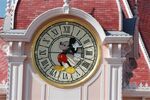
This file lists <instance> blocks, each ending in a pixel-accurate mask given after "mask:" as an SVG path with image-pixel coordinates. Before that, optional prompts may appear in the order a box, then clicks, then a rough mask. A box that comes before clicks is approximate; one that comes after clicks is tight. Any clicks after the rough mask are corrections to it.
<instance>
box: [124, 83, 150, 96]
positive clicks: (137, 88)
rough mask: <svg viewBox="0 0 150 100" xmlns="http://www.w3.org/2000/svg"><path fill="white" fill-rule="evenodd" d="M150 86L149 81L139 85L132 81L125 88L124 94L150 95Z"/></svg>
mask: <svg viewBox="0 0 150 100" xmlns="http://www.w3.org/2000/svg"><path fill="white" fill-rule="evenodd" d="M149 94H150V86H149V85H148V83H145V84H143V83H140V84H139V85H137V84H135V83H132V84H129V85H128V86H127V87H126V88H123V96H132V97H133V96H136V97H150V95H149Z"/></svg>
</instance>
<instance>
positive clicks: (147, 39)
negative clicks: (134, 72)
mask: <svg viewBox="0 0 150 100" xmlns="http://www.w3.org/2000/svg"><path fill="white" fill-rule="evenodd" d="M138 10H139V16H140V20H139V30H140V32H141V35H142V38H143V41H144V44H145V46H146V49H147V51H148V53H149V55H150V0H138Z"/></svg>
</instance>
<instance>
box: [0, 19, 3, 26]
mask: <svg viewBox="0 0 150 100" xmlns="http://www.w3.org/2000/svg"><path fill="white" fill-rule="evenodd" d="M2 26H3V18H0V27H2Z"/></svg>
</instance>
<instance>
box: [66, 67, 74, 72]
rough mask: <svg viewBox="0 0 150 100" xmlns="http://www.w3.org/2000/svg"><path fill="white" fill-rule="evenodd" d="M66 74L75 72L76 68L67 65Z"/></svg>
mask: <svg viewBox="0 0 150 100" xmlns="http://www.w3.org/2000/svg"><path fill="white" fill-rule="evenodd" d="M65 71H66V72H67V73H68V74H73V73H75V71H76V69H75V68H74V67H68V68H66V70H65Z"/></svg>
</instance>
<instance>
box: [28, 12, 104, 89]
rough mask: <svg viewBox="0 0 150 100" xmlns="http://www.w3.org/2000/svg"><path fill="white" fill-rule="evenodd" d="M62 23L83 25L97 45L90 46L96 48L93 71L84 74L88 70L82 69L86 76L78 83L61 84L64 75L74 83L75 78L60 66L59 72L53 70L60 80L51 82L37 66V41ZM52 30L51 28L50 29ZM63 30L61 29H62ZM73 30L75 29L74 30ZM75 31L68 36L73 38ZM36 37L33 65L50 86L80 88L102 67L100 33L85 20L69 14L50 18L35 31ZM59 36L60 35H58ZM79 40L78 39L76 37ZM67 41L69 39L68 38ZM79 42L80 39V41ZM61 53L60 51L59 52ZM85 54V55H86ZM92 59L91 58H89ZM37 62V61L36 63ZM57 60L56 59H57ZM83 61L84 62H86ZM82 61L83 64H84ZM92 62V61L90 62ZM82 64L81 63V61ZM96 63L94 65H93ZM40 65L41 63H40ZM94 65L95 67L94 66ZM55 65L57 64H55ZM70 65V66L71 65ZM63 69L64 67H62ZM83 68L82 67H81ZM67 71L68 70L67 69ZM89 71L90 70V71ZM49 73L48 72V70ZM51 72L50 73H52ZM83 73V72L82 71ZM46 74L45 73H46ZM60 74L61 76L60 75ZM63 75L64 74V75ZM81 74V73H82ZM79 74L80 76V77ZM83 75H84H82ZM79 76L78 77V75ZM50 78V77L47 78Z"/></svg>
mask: <svg viewBox="0 0 150 100" xmlns="http://www.w3.org/2000/svg"><path fill="white" fill-rule="evenodd" d="M62 22H65V23H66V24H68V23H69V24H71V23H74V24H76V25H81V24H82V25H81V26H82V29H85V31H86V32H87V33H88V34H89V33H90V35H91V36H89V38H90V37H92V39H93V40H91V43H92V42H94V41H95V42H94V43H95V44H92V45H93V46H90V47H92V48H95V49H94V51H93V52H94V53H95V54H94V55H93V58H92V59H94V60H93V61H92V60H91V63H92V64H91V65H90V67H91V69H90V71H89V72H88V71H87V72H84V71H85V70H86V69H84V70H83V68H81V69H82V71H83V72H84V74H86V75H83V76H81V77H83V78H81V77H80V78H81V79H80V78H79V80H78V79H76V80H78V81H75V82H72V83H71V81H69V82H68V83H67V82H65V83H63V82H62V83H59V80H61V79H60V77H61V76H62V77H64V75H65V76H67V78H68V77H70V78H69V79H71V80H72V81H74V78H73V75H74V74H73V73H67V74H66V73H64V71H62V70H61V71H60V66H57V67H59V70H57V71H56V70H55V71H56V72H55V71H53V70H51V72H52V71H53V72H55V74H56V76H57V77H59V78H58V80H56V78H55V80H56V81H57V82H55V81H54V80H49V79H48V78H46V76H45V75H44V74H42V71H41V70H40V69H39V68H38V66H41V64H40V65H37V58H36V56H35V55H36V54H35V53H34V50H35V48H36V42H37V40H38V38H39V37H40V36H41V35H42V34H44V31H45V30H48V27H51V26H52V28H53V27H55V24H58V23H61V24H62ZM59 28H60V26H59ZM49 29H50V28H49ZM60 29H61V28H60ZM72 29H73V28H72ZM57 31H58V30H57ZM73 31H74V30H72V33H71V34H72V35H71V34H70V35H68V36H70V37H74V36H73ZM47 32H48V31H47ZM87 33H85V36H86V34H87ZM34 34H35V35H36V36H35V37H34V38H33V39H32V42H33V45H32V50H31V51H32V62H33V63H32V65H33V66H35V67H34V68H33V69H34V70H35V72H36V73H38V74H39V76H40V77H41V78H42V79H43V80H44V81H46V82H47V83H49V84H51V85H54V86H56V87H59V88H72V87H77V86H79V85H81V84H83V83H84V82H86V81H87V80H89V79H90V78H91V77H92V76H93V75H94V74H95V73H96V72H97V70H98V69H99V66H100V63H101V59H102V53H101V52H102V50H101V40H100V38H99V35H98V32H97V31H96V29H95V28H94V27H93V26H92V25H91V24H90V23H89V22H87V21H85V20H84V19H82V18H79V17H77V16H74V15H69V14H61V15H58V16H55V17H52V18H50V19H48V20H46V21H45V22H43V23H42V24H41V25H40V26H39V27H38V28H37V30H36V31H35V33H34ZM58 34H59V33H58ZM58 34H57V35H58ZM61 34H63V33H62V32H61ZM55 35H56V34H54V35H53V36H50V35H49V36H50V37H51V38H53V37H55ZM47 36H48V35H47ZM62 36H63V37H65V36H67V34H64V35H62ZM58 37H61V35H60V36H58ZM83 37H84V36H82V38H83ZM40 38H42V37H40ZM56 38H57V37H56ZM76 38H77V37H76ZM79 38H81V37H79ZM66 39H67V38H66ZM54 40H55V38H54ZM78 40H79V39H78ZM80 44H83V43H80ZM94 45H95V47H94ZM95 50H96V52H95ZM48 51H49V49H48ZM83 51H85V50H83ZM36 52H38V50H37V51H36ZM59 52H60V51H59ZM84 54H85V53H84ZM95 56H96V57H95ZM48 58H49V56H48ZM85 59H86V57H85V58H84V60H85ZM89 59H90V58H89ZM35 60H36V61H35ZM55 60H56V59H55ZM84 60H83V61H84ZM83 61H82V62H83ZM89 61H90V60H89ZM89 61H85V62H89ZM50 62H53V61H52V60H51V61H49V64H50ZM80 62H81V61H80ZM82 62H81V64H82ZM93 62H94V63H93ZM38 63H39V62H38ZM93 64H94V65H93ZM54 65H55V64H54ZM69 65H70V64H69ZM61 67H62V66H61ZM80 67H81V66H80ZM80 67H77V69H78V68H80ZM57 69H58V68H57ZM66 69H67V68H66ZM71 70H74V69H71ZM88 70H89V69H88ZM47 71H48V70H47ZM51 72H50V73H51ZM80 72H81V71H80ZM44 73H45V72H44ZM58 73H59V74H58ZM62 73H63V74H62ZM74 73H78V71H77V70H76V72H74ZM80 74H81V73H80ZM80 74H79V75H80ZM82 74H83V73H82ZM77 76H78V75H77ZM47 77H48V76H47ZM62 80H63V79H62Z"/></svg>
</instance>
